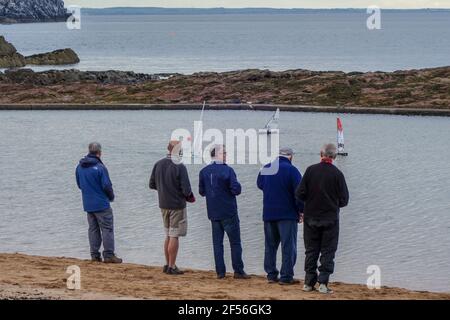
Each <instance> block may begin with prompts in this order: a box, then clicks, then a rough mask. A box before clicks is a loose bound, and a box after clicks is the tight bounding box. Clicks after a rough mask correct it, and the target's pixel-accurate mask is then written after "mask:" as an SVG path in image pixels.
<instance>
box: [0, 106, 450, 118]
mask: <svg viewBox="0 0 450 320" xmlns="http://www.w3.org/2000/svg"><path fill="white" fill-rule="evenodd" d="M277 108H280V111H284V112H320V113H348V114H384V115H403V116H437V117H450V109H428V108H394V107H332V106H307V105H283V104H253V105H251V106H250V105H249V104H207V105H206V109H207V110H235V111H236V110H247V111H249V110H255V111H275V110H276V109H277ZM201 109H202V104H0V111H8V110H10V111H51V110H55V111H64V110H67V111H69V110H70V111H74V110H81V111H83V110H84V111H86V110H109V111H126V110H130V111H133V110H201Z"/></svg>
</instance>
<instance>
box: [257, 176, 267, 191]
mask: <svg viewBox="0 0 450 320" xmlns="http://www.w3.org/2000/svg"><path fill="white" fill-rule="evenodd" d="M264 179H265V176H263V175H262V174H261V172H259V174H258V179H257V180H256V185H257V186H258V189H260V190H264Z"/></svg>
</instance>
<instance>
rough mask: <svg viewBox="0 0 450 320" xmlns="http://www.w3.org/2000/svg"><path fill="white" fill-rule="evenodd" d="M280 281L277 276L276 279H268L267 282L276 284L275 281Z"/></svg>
mask: <svg viewBox="0 0 450 320" xmlns="http://www.w3.org/2000/svg"><path fill="white" fill-rule="evenodd" d="M278 282H280V279H278V278H275V279H267V283H268V284H274V283H278Z"/></svg>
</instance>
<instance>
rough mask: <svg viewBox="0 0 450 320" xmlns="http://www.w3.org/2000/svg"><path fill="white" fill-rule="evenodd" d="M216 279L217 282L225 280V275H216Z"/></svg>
mask: <svg viewBox="0 0 450 320" xmlns="http://www.w3.org/2000/svg"><path fill="white" fill-rule="evenodd" d="M217 279H219V280H222V279H225V275H224V274H218V275H217Z"/></svg>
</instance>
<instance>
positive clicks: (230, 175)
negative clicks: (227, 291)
mask: <svg viewBox="0 0 450 320" xmlns="http://www.w3.org/2000/svg"><path fill="white" fill-rule="evenodd" d="M211 158H212V160H213V161H212V163H211V164H209V165H208V166H206V167H205V168H203V169H202V170H201V171H200V175H199V193H200V195H201V196H202V197H206V206H207V210H208V218H209V220H211V226H212V237H213V247H214V260H215V263H216V272H217V278H218V279H224V278H225V274H226V267H225V262H224V258H223V254H224V253H223V238H224V234H225V233H226V234H227V235H228V239H229V240H230V247H231V260H232V264H233V269H234V278H235V279H249V278H250V276H248V275H247V274H246V273H245V271H244V262H243V261H242V245H241V231H240V225H239V216H238V210H237V203H236V196H238V195H240V194H241V185H240V183H239V182H238V180H237V178H236V174H235V172H234V170H233V169H232V168H231V167H229V166H228V165H226V164H225V162H226V151H225V147H224V146H223V145H215V146H213V147H212V148H211Z"/></svg>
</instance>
